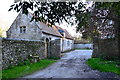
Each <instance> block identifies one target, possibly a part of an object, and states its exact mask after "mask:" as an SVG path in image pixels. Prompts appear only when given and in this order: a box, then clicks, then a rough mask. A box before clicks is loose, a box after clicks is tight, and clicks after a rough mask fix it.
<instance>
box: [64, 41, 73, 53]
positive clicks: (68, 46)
mask: <svg viewBox="0 0 120 80" xmlns="http://www.w3.org/2000/svg"><path fill="white" fill-rule="evenodd" d="M73 45H74V41H73V40H70V39H64V40H63V41H62V46H63V48H62V52H64V51H67V50H70V49H73Z"/></svg>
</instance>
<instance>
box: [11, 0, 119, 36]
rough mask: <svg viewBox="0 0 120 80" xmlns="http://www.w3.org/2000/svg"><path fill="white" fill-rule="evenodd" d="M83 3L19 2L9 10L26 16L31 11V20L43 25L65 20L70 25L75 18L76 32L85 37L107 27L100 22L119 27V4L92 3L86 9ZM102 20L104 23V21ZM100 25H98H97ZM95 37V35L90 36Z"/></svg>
mask: <svg viewBox="0 0 120 80" xmlns="http://www.w3.org/2000/svg"><path fill="white" fill-rule="evenodd" d="M86 5H87V4H85V3H83V2H81V1H79V2H37V1H36V0H32V1H31V0H29V1H23V2H21V1H19V2H17V3H14V4H13V5H11V6H10V9H9V11H10V10H15V11H16V12H20V11H21V12H22V13H23V14H26V15H27V14H28V13H29V10H31V11H33V14H34V16H33V17H32V19H31V21H32V20H34V19H35V20H36V21H41V22H44V23H47V22H49V23H51V24H53V25H54V24H55V23H60V22H62V21H63V20H65V21H66V22H67V23H69V24H72V23H73V22H74V21H73V20H71V18H72V17H75V18H76V23H77V24H78V27H77V31H81V32H82V31H83V33H85V31H87V34H86V33H85V34H86V35H92V34H93V33H95V34H97V35H98V34H99V32H100V31H99V30H98V28H99V26H102V28H103V26H104V25H107V24H104V23H100V21H101V20H103V19H106V20H112V21H114V22H115V24H118V25H117V26H119V25H120V23H119V22H120V18H118V17H120V9H119V8H120V2H94V3H93V5H92V6H91V7H90V8H86ZM106 20H104V21H106ZM98 23H99V24H101V25H99V24H98ZM117 32H118V31H117ZM92 36H95V35H92Z"/></svg>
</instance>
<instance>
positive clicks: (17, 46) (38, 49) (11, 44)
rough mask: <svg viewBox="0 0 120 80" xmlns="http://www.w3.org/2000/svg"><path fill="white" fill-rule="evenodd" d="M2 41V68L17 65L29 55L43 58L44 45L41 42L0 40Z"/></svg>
mask: <svg viewBox="0 0 120 80" xmlns="http://www.w3.org/2000/svg"><path fill="white" fill-rule="evenodd" d="M1 41H2V46H0V48H2V60H3V61H2V68H3V69H6V68H8V67H9V66H10V65H17V64H18V63H19V62H22V61H23V60H25V59H27V58H28V56H29V55H37V56H39V57H40V58H41V59H43V58H45V43H44V42H41V41H26V40H13V39H7V38H1Z"/></svg>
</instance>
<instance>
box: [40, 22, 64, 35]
mask: <svg viewBox="0 0 120 80" xmlns="http://www.w3.org/2000/svg"><path fill="white" fill-rule="evenodd" d="M39 24H40V26H41V27H42V32H43V33H45V34H48V35H53V36H57V37H62V35H61V34H60V33H59V32H58V31H57V30H56V29H55V28H54V27H50V26H48V25H47V24H44V23H42V22H39Z"/></svg>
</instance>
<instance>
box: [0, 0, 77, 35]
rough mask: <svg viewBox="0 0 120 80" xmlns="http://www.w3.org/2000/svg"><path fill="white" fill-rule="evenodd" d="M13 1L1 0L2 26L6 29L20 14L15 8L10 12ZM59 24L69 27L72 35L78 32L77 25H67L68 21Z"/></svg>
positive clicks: (0, 20) (0, 25)
mask: <svg viewBox="0 0 120 80" xmlns="http://www.w3.org/2000/svg"><path fill="white" fill-rule="evenodd" d="M13 3H14V0H1V2H0V27H2V28H3V29H4V30H7V29H9V27H10V25H11V24H12V23H13V21H14V20H15V18H16V17H17V15H18V13H17V12H15V11H13V10H12V11H10V12H8V9H9V8H10V5H12V4H13ZM58 26H60V27H62V28H64V29H67V30H68V31H69V33H70V34H71V35H74V34H76V31H75V26H70V25H67V23H65V22H64V23H63V24H61V25H58ZM67 26H68V27H67Z"/></svg>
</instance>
